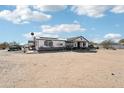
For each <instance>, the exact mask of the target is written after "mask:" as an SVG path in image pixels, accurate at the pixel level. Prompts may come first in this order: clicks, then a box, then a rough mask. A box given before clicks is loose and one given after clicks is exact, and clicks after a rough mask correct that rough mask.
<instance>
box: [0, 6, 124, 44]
mask: <svg viewBox="0 0 124 93" xmlns="http://www.w3.org/2000/svg"><path fill="white" fill-rule="evenodd" d="M30 32H35V35H36V36H37V37H39V36H50V37H59V38H68V37H72V36H80V35H82V36H84V37H85V38H87V39H88V40H90V41H94V42H101V41H102V40H105V39H112V40H114V41H118V40H119V39H121V38H124V6H98V5H97V6H57V5H56V6H48V5H46V6H12V5H11V6H4V5H1V6H0V42H4V41H7V42H11V41H16V42H19V43H26V42H27V40H28V39H30V38H31V36H30Z"/></svg>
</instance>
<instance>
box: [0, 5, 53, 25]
mask: <svg viewBox="0 0 124 93" xmlns="http://www.w3.org/2000/svg"><path fill="white" fill-rule="evenodd" d="M0 18H1V19H4V20H8V21H11V22H13V23H15V24H20V23H21V24H22V23H29V21H44V20H48V19H50V18H51V15H47V14H44V13H42V12H38V11H32V10H31V9H30V8H29V7H28V6H16V9H15V10H13V11H10V10H3V11H0Z"/></svg>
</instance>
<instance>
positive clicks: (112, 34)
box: [104, 33, 121, 42]
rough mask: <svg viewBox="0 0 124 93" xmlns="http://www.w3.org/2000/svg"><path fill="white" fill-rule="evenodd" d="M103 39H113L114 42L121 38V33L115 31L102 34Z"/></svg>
mask: <svg viewBox="0 0 124 93" xmlns="http://www.w3.org/2000/svg"><path fill="white" fill-rule="evenodd" d="M104 38H105V39H109V40H113V41H115V42H117V41H119V40H120V39H121V34H116V33H108V34H106V35H105V36H104Z"/></svg>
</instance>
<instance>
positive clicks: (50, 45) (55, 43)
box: [28, 36, 89, 50]
mask: <svg viewBox="0 0 124 93" xmlns="http://www.w3.org/2000/svg"><path fill="white" fill-rule="evenodd" d="M28 43H29V45H33V44H35V49H36V50H53V49H56V50H59V49H65V48H72V49H81V48H87V47H88V46H89V41H88V40H87V39H86V38H84V37H83V36H78V37H72V38H68V39H67V40H62V39H58V38H50V37H40V38H35V42H32V41H28Z"/></svg>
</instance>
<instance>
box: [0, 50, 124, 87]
mask: <svg viewBox="0 0 124 93" xmlns="http://www.w3.org/2000/svg"><path fill="white" fill-rule="evenodd" d="M0 87H4V88H14V87H16V88H113V87H116V88H118V87H119V88H121V87H124V50H98V52H97V53H83V52H57V53H40V54H24V53H20V52H8V51H6V50H0Z"/></svg>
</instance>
